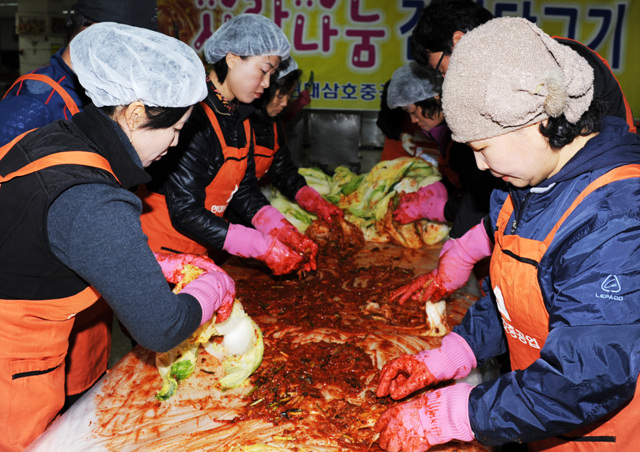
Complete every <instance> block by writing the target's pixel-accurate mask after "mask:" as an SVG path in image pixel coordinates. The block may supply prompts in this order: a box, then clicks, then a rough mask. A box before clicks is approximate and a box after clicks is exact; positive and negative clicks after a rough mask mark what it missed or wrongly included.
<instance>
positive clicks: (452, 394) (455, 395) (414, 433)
mask: <svg viewBox="0 0 640 452" xmlns="http://www.w3.org/2000/svg"><path fill="white" fill-rule="evenodd" d="M472 389H473V386H471V385H469V384H467V383H458V384H455V385H452V386H447V387H445V388H441V389H437V390H435V391H433V392H429V393H427V394H424V395H422V396H420V398H419V399H417V400H414V401H411V402H406V403H401V404H399V405H396V406H394V407H393V408H389V409H388V410H387V411H385V412H384V413H382V415H381V416H380V418H379V419H378V422H376V425H375V426H374V430H375V431H377V432H379V433H380V439H379V440H378V444H379V445H380V447H381V448H382V449H384V450H387V451H389V452H424V451H427V450H429V448H431V446H435V445H437V444H445V443H448V442H449V441H452V440H454V439H456V440H460V441H467V442H468V441H473V439H474V435H473V431H472V430H471V424H470V422H469V393H470V392H471V390H472Z"/></svg>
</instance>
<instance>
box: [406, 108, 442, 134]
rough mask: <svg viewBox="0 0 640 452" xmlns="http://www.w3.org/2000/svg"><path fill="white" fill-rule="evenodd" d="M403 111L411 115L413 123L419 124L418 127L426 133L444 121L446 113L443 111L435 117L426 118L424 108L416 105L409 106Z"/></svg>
mask: <svg viewBox="0 0 640 452" xmlns="http://www.w3.org/2000/svg"><path fill="white" fill-rule="evenodd" d="M402 109H403V110H404V111H406V112H407V113H408V114H409V117H410V118H411V122H412V123H414V124H417V125H418V127H420V128H421V129H422V130H425V131H429V130H431V129H433V128H434V127H435V126H437V125H438V124H440V123H441V122H442V121H443V120H444V113H443V112H442V110H440V111H439V112H438V113H437V114H436V115H434V116H433V117H429V116H425V115H424V113H423V111H422V108H420V107H417V106H416V104H409V105H407V106H406V107H403V108H402Z"/></svg>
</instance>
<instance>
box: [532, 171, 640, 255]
mask: <svg viewBox="0 0 640 452" xmlns="http://www.w3.org/2000/svg"><path fill="white" fill-rule="evenodd" d="M633 177H640V165H639V164H630V165H624V166H619V167H617V168H614V169H612V170H611V171H609V172H607V173H606V174H603V175H602V176H600V177H599V178H597V179H596V180H594V181H593V182H591V183H590V184H589V185H587V187H586V188H585V189H584V190H582V193H580V195H579V196H578V197H577V198H576V199H575V200H574V201H573V203H572V204H571V206H570V207H569V208H568V209H567V210H566V212H565V213H564V215H562V217H560V219H559V220H558V222H557V223H556V225H555V226H554V228H553V229H552V230H551V231H550V232H549V234H548V235H547V237H546V238H545V239H544V242H543V243H544V244H545V245H546V246H547V247H549V245H550V244H551V241H552V240H553V237H554V236H555V235H556V232H558V229H560V226H562V223H563V222H564V220H566V219H567V217H568V216H569V215H571V213H572V212H573V211H574V210H575V209H576V207H578V204H580V203H581V202H582V201H583V200H584V198H586V197H587V196H589V195H590V194H591V193H593V192H594V191H595V190H597V189H599V188H601V187H603V186H605V185H607V184H609V183H611V182H615V181H618V180H623V179H631V178H633Z"/></svg>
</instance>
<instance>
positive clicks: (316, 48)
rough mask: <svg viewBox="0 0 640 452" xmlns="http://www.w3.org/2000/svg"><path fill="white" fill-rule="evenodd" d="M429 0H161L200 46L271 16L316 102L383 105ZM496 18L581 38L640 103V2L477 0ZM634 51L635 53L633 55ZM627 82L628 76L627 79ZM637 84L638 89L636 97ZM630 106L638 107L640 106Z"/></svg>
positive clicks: (165, 25)
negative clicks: (239, 24)
mask: <svg viewBox="0 0 640 452" xmlns="http://www.w3.org/2000/svg"><path fill="white" fill-rule="evenodd" d="M430 1H431V0H158V9H159V14H158V22H159V26H160V30H161V31H163V32H165V33H167V34H170V35H172V36H176V37H179V38H180V39H181V40H183V41H185V42H187V43H189V44H190V45H191V46H193V47H194V48H195V49H196V50H197V51H201V50H202V48H203V46H204V43H205V41H206V40H207V38H208V37H209V36H211V34H212V33H213V31H214V30H215V29H216V28H217V27H219V26H220V25H221V24H222V23H224V22H226V21H227V20H229V19H230V18H231V17H233V16H235V15H237V14H241V13H256V14H263V15H265V16H267V17H270V18H271V19H273V21H274V22H275V23H276V24H277V25H279V26H280V27H281V28H282V30H283V31H284V32H285V34H286V35H287V36H288V37H289V41H290V42H291V46H292V55H293V56H294V58H295V59H296V61H297V62H298V65H299V67H300V68H301V69H302V70H303V71H304V73H303V82H304V81H305V78H306V77H307V76H308V74H309V73H310V71H314V75H315V77H314V84H313V86H312V89H311V92H310V94H311V98H312V100H313V103H312V105H313V108H330V109H340V110H345V109H356V110H377V109H379V108H380V93H381V90H382V86H383V84H384V83H385V82H386V81H387V80H389V78H390V77H391V75H392V74H393V71H394V70H395V69H397V68H398V67H400V66H401V65H403V64H405V63H406V62H408V61H410V60H411V59H412V58H411V54H410V48H409V41H410V37H411V32H412V31H413V28H414V27H415V25H416V24H417V22H418V18H419V15H420V12H421V10H422V9H423V8H424V7H425V6H426V5H427V4H429V3H430ZM477 1H478V3H479V4H481V5H482V6H484V7H485V8H487V9H488V10H490V11H491V12H492V13H493V14H494V15H495V16H505V15H510V16H520V17H525V18H527V19H529V20H531V21H533V22H535V23H536V24H538V25H539V26H540V27H541V28H542V29H543V30H545V31H546V32H547V33H549V34H551V35H558V36H563V37H567V38H572V39H576V40H578V41H580V42H582V43H584V44H586V45H588V46H589V47H591V48H593V49H595V50H596V51H597V52H598V53H599V54H600V55H602V56H603V57H604V58H606V59H607V60H608V62H609V63H610V65H611V67H612V69H613V71H614V72H615V74H616V76H617V77H618V80H619V81H620V82H621V84H622V86H623V89H624V91H625V93H626V95H627V99H629V101H630V102H632V100H633V99H636V102H640V85H638V87H637V88H636V85H637V84H636V83H635V80H637V79H638V78H640V64H638V63H637V61H636V64H632V62H631V61H630V59H631V56H630V55H632V54H633V46H632V45H631V44H632V41H633V40H634V39H635V38H634V37H635V35H637V34H638V33H640V31H636V30H635V29H630V24H632V23H638V22H639V21H640V4H639V3H640V2H631V1H630V0H615V1H613V0H611V1H604V2H603V1H589V0H565V1H559V0H558V1H552V0H548V1H542V0H511V1H508V0H506V1H496V0H477ZM628 55H629V56H628ZM627 80H628V82H627ZM634 90H635V91H638V93H637V95H634ZM631 107H632V108H633V109H634V110H635V111H640V105H636V106H635V107H634V105H633V103H632V105H631Z"/></svg>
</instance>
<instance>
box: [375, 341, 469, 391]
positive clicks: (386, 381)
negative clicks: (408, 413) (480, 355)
mask: <svg viewBox="0 0 640 452" xmlns="http://www.w3.org/2000/svg"><path fill="white" fill-rule="evenodd" d="M476 366H477V362H476V357H475V355H474V354H473V351H472V350H471V347H469V344H467V341H465V340H464V339H463V338H462V337H461V336H460V335H458V334H456V333H449V334H447V335H446V336H445V337H443V338H442V345H441V346H440V348H436V349H433V350H423V351H421V352H420V353H417V354H415V355H402V356H400V357H399V358H396V359H394V360H393V361H390V362H388V363H387V364H385V366H384V367H383V368H382V371H381V372H380V381H379V383H378V389H377V391H376V395H377V396H378V397H385V396H387V395H391V398H392V399H395V400H399V399H403V398H405V397H406V396H408V395H409V394H411V393H413V392H415V391H417V390H419V389H422V388H424V387H426V386H428V385H430V384H433V383H437V382H439V381H446V380H452V379H458V378H463V377H466V376H467V375H469V373H470V372H471V371H472V370H473V369H475V368H476Z"/></svg>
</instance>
